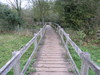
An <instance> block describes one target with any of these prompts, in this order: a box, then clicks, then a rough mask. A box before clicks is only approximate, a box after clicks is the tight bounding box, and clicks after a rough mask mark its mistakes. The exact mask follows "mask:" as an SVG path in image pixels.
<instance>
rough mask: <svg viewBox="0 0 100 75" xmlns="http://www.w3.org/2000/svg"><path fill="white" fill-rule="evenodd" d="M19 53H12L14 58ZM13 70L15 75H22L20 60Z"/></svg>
mask: <svg viewBox="0 0 100 75" xmlns="http://www.w3.org/2000/svg"><path fill="white" fill-rule="evenodd" d="M17 52H18V51H14V52H12V56H14V55H16V53H17ZM13 69H14V75H20V72H21V70H20V60H18V61H17V62H16V64H15V65H14V67H13Z"/></svg>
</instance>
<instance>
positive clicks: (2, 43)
mask: <svg viewBox="0 0 100 75" xmlns="http://www.w3.org/2000/svg"><path fill="white" fill-rule="evenodd" d="M31 38H32V37H31V36H21V35H15V34H0V68H1V67H2V66H3V65H5V64H6V63H7V62H8V61H9V60H10V59H11V57H12V52H13V51H16V50H20V48H22V47H23V46H24V45H25V44H26V43H27V42H28V41H29V40H30V39H31ZM33 49H34V45H32V46H31V47H30V48H29V49H28V50H27V51H26V53H25V54H24V55H23V56H22V58H21V60H20V62H21V69H22V68H23V65H25V63H26V61H27V59H28V58H29V56H30V55H31V53H32V51H33ZM7 75H13V72H12V70H11V71H10V72H9V73H8V74H7Z"/></svg>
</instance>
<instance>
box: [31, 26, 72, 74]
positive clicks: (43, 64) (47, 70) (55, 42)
mask: <svg viewBox="0 0 100 75" xmlns="http://www.w3.org/2000/svg"><path fill="white" fill-rule="evenodd" d="M39 52H40V53H39V55H38V60H37V61H36V64H35V69H36V72H34V73H33V74H32V75H73V74H72V73H71V72H69V71H70V69H71V66H70V63H69V62H68V61H67V60H65V58H66V56H65V55H66V51H65V48H64V47H63V46H62V45H61V40H60V39H59V36H58V35H57V34H56V33H55V31H54V30H53V29H52V28H51V27H50V26H49V25H48V26H47V31H46V34H45V40H44V44H43V46H42V48H40V50H39ZM66 59H67V58H66Z"/></svg>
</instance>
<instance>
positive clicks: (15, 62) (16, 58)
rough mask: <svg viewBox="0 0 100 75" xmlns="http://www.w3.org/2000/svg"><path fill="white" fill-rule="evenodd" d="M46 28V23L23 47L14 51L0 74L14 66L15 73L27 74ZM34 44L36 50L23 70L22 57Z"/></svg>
mask: <svg viewBox="0 0 100 75" xmlns="http://www.w3.org/2000/svg"><path fill="white" fill-rule="evenodd" d="M45 30H46V25H44V26H43V28H41V29H40V31H39V32H38V33H37V34H35V35H34V37H33V38H32V39H31V40H30V41H29V42H28V43H27V44H26V45H25V46H24V47H23V48H21V49H20V50H19V51H14V52H13V53H12V55H13V57H12V58H11V59H10V60H9V61H8V62H7V63H6V64H5V65H4V66H3V67H2V68H1V69H0V75H6V74H7V73H8V72H9V71H10V70H11V69H12V68H13V69H14V75H24V74H25V72H26V71H27V69H28V67H29V64H30V62H31V60H32V58H33V56H34V54H35V53H36V50H37V48H38V45H39V43H40V41H41V39H42V37H43V36H44V33H45ZM38 38H39V39H38ZM32 44H34V50H33V52H32V54H31V55H30V57H29V59H28V61H27V62H26V64H25V66H24V68H23V69H22V71H21V70H20V59H21V57H22V56H23V54H24V53H25V52H26V51H27V50H28V48H29V47H30V46H31V45H32Z"/></svg>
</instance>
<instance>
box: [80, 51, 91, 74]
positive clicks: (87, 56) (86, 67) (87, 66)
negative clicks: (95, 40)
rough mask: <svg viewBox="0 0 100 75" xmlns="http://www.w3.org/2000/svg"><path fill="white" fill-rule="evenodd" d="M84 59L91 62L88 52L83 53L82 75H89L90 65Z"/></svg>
mask: <svg viewBox="0 0 100 75" xmlns="http://www.w3.org/2000/svg"><path fill="white" fill-rule="evenodd" d="M84 57H85V58H87V59H89V60H90V54H89V53H88V52H82V66H81V75H88V71H89V65H88V63H87V62H86V61H85V59H84Z"/></svg>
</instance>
